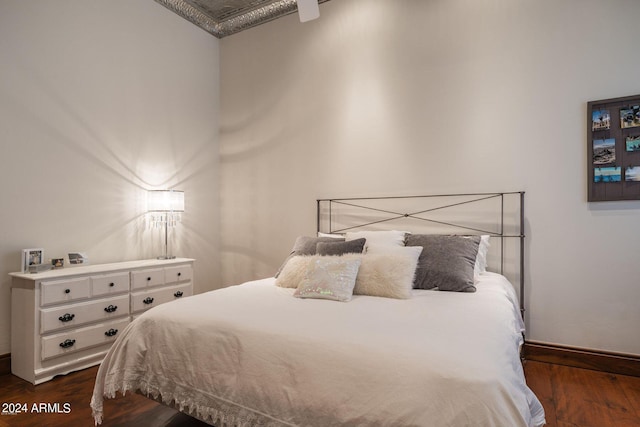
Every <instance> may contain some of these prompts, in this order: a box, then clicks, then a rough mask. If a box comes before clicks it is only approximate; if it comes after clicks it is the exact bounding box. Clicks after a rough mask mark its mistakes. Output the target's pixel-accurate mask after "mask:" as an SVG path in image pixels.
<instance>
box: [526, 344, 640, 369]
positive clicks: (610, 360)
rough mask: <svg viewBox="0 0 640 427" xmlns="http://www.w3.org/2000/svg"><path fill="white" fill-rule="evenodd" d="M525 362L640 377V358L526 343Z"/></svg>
mask: <svg viewBox="0 0 640 427" xmlns="http://www.w3.org/2000/svg"><path fill="white" fill-rule="evenodd" d="M524 357H525V360H534V361H538V362H546V363H554V364H556V365H565V366H572V367H574V368H584V369H592V370H595V371H602V372H609V373H612V374H620V375H631V376H634V377H640V356H636V355H629V354H620V353H609V352H605V351H599V350H589V349H583V348H573V347H563V346H559V345H555V344H545V343H538V342H526V343H525V344H524Z"/></svg>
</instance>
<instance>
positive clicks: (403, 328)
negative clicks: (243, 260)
mask: <svg viewBox="0 0 640 427" xmlns="http://www.w3.org/2000/svg"><path fill="white" fill-rule="evenodd" d="M510 194H512V193H496V195H491V196H490V197H489V196H488V195H463V196H460V195H455V197H463V198H470V199H473V200H476V201H477V200H493V198H494V197H497V198H498V201H499V204H500V207H499V211H500V215H502V216H504V213H505V204H504V198H505V195H507V196H508V195H510ZM421 197H422V196H421ZM485 197H488V198H485ZM516 197H517V198H520V202H519V204H518V206H519V207H520V211H521V209H522V207H523V201H524V194H523V193H517V194H516ZM336 200H339V201H342V202H345V203H346V205H344V206H346V207H347V210H348V211H349V212H345V211H342V212H340V213H339V214H338V212H337V210H338V209H337V208H336V206H337V205H333V204H334V203H335V201H336ZM384 200H385V203H386V202H388V201H389V199H388V198H385V199H384ZM430 200H431V199H430ZM448 200H449V199H448ZM325 201H330V203H329V205H333V206H327V207H322V204H323V203H324V202H325ZM391 202H392V203H396V202H397V200H395V199H393V200H391ZM338 203H340V202H338ZM359 203H360V202H358V204H357V205H358V206H360V205H359ZM464 204H466V202H465V203H464ZM366 205H367V207H366V208H365V209H366V210H367V211H369V210H370V205H369V204H368V203H367V204H366ZM454 205H455V206H456V208H455V209H457V206H459V205H458V202H454V203H451V202H450V201H447V202H446V203H445V204H444V205H443V206H447V208H451V207H452V206H454ZM353 209H356V210H358V209H360V207H355V208H354V201H353V199H349V200H346V199H326V200H319V201H318V217H319V218H320V217H321V216H324V215H325V214H327V211H330V212H329V216H338V217H339V221H341V222H342V223H343V225H344V224H345V223H346V224H347V225H346V227H343V226H338V227H337V226H336V225H335V224H336V223H335V222H334V220H329V222H328V225H327V224H325V223H324V220H320V219H319V220H318V229H319V230H320V229H321V228H323V227H327V229H326V231H327V233H326V234H323V235H322V237H317V236H313V238H311V239H323V240H318V242H317V244H316V245H315V248H317V249H318V250H320V249H322V251H325V252H322V253H310V254H309V253H306V254H303V253H296V245H294V250H293V251H292V254H291V255H290V257H289V258H287V260H285V262H284V263H283V266H282V267H281V269H280V270H279V271H278V273H277V274H276V276H277V277H271V278H266V279H261V280H256V281H251V282H247V283H244V284H241V285H238V286H231V287H228V288H224V289H219V290H216V291H211V292H207V293H203V294H200V295H196V296H193V297H189V298H185V299H182V300H177V301H175V302H172V303H168V304H164V305H161V306H158V307H155V308H153V309H151V310H149V311H147V312H145V313H144V314H143V315H141V316H140V317H139V318H137V319H136V320H135V321H133V322H132V323H131V324H130V325H129V326H128V327H127V328H126V330H125V331H123V333H122V335H121V336H120V337H119V338H118V340H117V341H116V342H115V343H114V345H113V346H112V348H111V350H110V351H109V353H108V354H107V356H106V357H105V359H104V361H103V362H102V364H101V366H100V368H99V371H98V374H97V377H96V383H95V388H94V393H93V397H92V400H91V407H92V409H93V414H94V418H95V419H96V422H97V423H100V422H101V420H102V417H103V416H107V417H108V414H103V412H102V409H103V399H104V398H105V397H106V398H109V397H114V396H115V394H116V393H117V392H120V393H125V392H127V391H136V392H139V393H142V394H144V395H146V396H148V397H150V398H153V399H156V400H158V401H161V402H163V403H165V404H167V405H171V406H173V407H176V408H178V409H179V410H181V411H183V412H185V413H187V414H190V415H192V416H194V417H195V418H198V419H200V420H202V421H205V422H207V423H210V424H214V425H217V426H254V425H259V426H342V425H352V426H510V427H516V426H541V425H543V424H544V411H543V409H542V406H541V405H540V402H539V401H538V399H537V398H536V397H535V395H534V394H533V393H532V392H531V390H530V389H529V388H528V387H527V385H526V383H525V378H524V373H523V369H522V365H521V360H520V356H519V350H520V346H521V345H522V343H523V332H524V322H523V319H522V315H521V308H522V307H523V304H522V301H523V300H522V298H523V293H522V289H517V288H514V286H513V285H512V283H511V281H510V280H509V279H508V278H507V277H506V276H505V274H504V273H505V263H506V266H507V267H508V265H509V264H510V263H511V261H512V260H513V259H515V260H516V261H521V260H522V259H523V255H522V249H523V246H521V241H522V239H523V238H524V236H523V234H522V233H521V232H518V233H515V234H510V232H509V231H507V228H508V226H505V220H504V218H500V220H499V221H498V230H497V231H490V232H489V235H491V236H492V238H496V237H497V238H498V239H497V240H498V242H497V244H493V245H492V246H493V248H496V249H500V252H501V254H500V256H499V257H498V258H499V262H498V265H499V267H497V268H496V270H501V271H499V272H491V271H488V270H484V271H481V272H477V271H475V270H474V267H476V266H477V265H474V266H472V267H471V269H472V274H473V278H472V287H473V291H469V290H470V289H469V288H465V289H464V290H463V291H460V290H461V289H458V291H457V292H453V291H452V292H447V291H446V290H445V288H446V286H448V285H447V284H446V283H445V282H440V285H441V287H442V288H440V287H437V288H428V289H427V288H425V287H422V288H420V286H418V288H415V286H416V282H415V280H416V279H417V277H418V276H419V274H418V269H419V268H420V262H421V261H423V260H422V258H420V257H422V252H424V251H425V249H427V248H429V250H428V253H429V254H433V253H436V252H437V249H434V247H428V246H427V244H424V245H422V246H421V245H419V244H415V245H413V246H420V248H419V250H417V249H416V248H409V249H411V250H408V249H405V248H406V247H408V246H410V245H408V244H407V243H410V240H408V239H407V238H406V236H407V235H408V234H411V235H412V236H414V243H415V242H421V240H420V239H419V238H418V237H417V236H423V237H422V238H425V236H426V238H427V240H430V239H431V237H430V236H428V235H426V234H420V235H419V234H416V233H408V232H407V231H405V230H406V229H405V228H404V227H403V228H402V230H403V231H402V233H403V235H404V236H405V238H404V240H403V241H402V244H399V245H398V246H401V247H405V248H402V249H397V248H394V249H393V250H390V249H389V248H385V249H384V250H383V249H381V248H382V246H379V243H380V242H377V241H376V239H377V238H378V237H379V236H381V235H392V236H397V235H398V233H397V230H379V229H377V230H372V231H360V230H361V229H362V228H363V225H364V228H366V229H371V228H372V223H374V224H375V227H374V228H380V227H381V224H385V226H386V225H387V221H385V220H381V219H380V217H381V216H383V217H387V216H389V215H390V213H391V217H393V218H394V220H397V219H400V220H402V221H405V220H411V219H412V218H411V217H412V216H414V215H417V217H418V220H419V221H420V222H422V221H424V219H425V214H426V212H425V211H427V210H428V211H429V212H431V213H433V211H432V209H434V208H429V209H427V210H413V209H412V210H410V211H406V212H409V213H406V212H405V211H404V210H401V212H403V213H401V214H400V215H399V216H397V215H396V213H395V211H394V210H389V209H388V208H386V207H385V208H374V210H373V212H374V214H372V215H365V217H366V218H365V221H364V223H363V222H358V223H357V225H354V224H355V223H354V222H353V215H352V212H351V211H352V210H353ZM435 210H436V211H439V210H440V209H439V208H438V209H435ZM472 210H474V211H475V212H476V213H475V214H473V215H471V216H469V215H468V214H464V215H463V216H464V217H465V220H467V221H470V222H471V223H473V224H474V225H473V226H472V227H470V228H472V229H473V230H475V231H474V234H475V233H476V232H477V233H480V234H482V235H485V234H483V233H485V232H486V230H484V229H481V228H479V227H476V225H477V224H478V220H477V219H476V214H477V213H478V212H480V213H481V215H482V216H484V215H485V214H486V212H484V211H485V209H472ZM431 213H430V214H429V215H431ZM429 215H428V216H429ZM359 216H362V215H359ZM447 216H448V217H449V214H447ZM522 218H523V215H522V214H519V219H518V220H517V221H516V222H517V223H519V226H520V227H522V225H523V222H522ZM414 219H415V218H414ZM427 221H428V222H429V223H430V224H431V223H432V222H434V221H435V223H438V226H439V227H441V226H443V225H445V228H448V227H451V226H452V224H454V223H452V222H449V221H441V220H440V219H439V218H436V219H434V218H433V217H432V216H431V217H429V219H428V220H427ZM443 223H446V224H443ZM403 225H406V224H403ZM453 226H455V227H459V226H460V224H459V223H457V222H456V223H455V224H454V225H453ZM394 228H395V227H394ZM464 228H465V229H466V230H467V232H468V231H469V227H467V226H464ZM354 229H358V231H354ZM521 230H522V228H520V231H521ZM349 233H354V234H353V235H352V236H351V237H352V238H349V237H348V236H349ZM362 233H365V234H364V235H366V236H368V237H369V238H368V239H367V238H365V239H364V240H365V241H364V242H362V241H361V240H360V236H361V235H362ZM341 235H342V236H343V239H344V241H343V240H340V236H341ZM345 236H346V237H345ZM446 236H448V237H455V239H454V240H455V242H456V244H458V243H460V242H461V243H460V244H461V245H466V246H469V245H473V244H475V245H476V246H475V247H476V250H477V248H479V247H480V241H481V240H482V239H481V238H480V236H479V235H478V236H470V235H469V233H467V234H465V235H464V236H462V235H460V236H451V235H449V234H447V235H446ZM437 237H438V238H439V239H446V237H442V236H441V235H438V236H437ZM509 238H513V239H515V240H516V241H517V242H518V243H517V244H516V245H515V247H516V248H519V249H520V251H519V255H518V256H516V257H515V258H510V257H508V256H505V252H506V249H507V246H508V245H506V244H504V243H502V241H504V240H506V239H509ZM311 239H310V238H307V239H306V241H307V242H308V241H309V240H311ZM331 239H335V240H331ZM416 239H417V240H416ZM320 242H322V243H326V244H324V245H320ZM367 242H368V243H367ZM440 242H441V241H440V240H438V247H440ZM469 242H472V243H469ZM475 242H478V243H475ZM365 243H366V244H367V245H368V246H367V247H366V249H365V248H364V245H365ZM359 244H362V246H363V248H362V251H363V252H364V255H363V254H362V253H357V252H356V253H353V252H352V251H348V252H343V253H339V254H336V253H335V251H336V250H338V249H339V248H344V247H345V246H347V245H348V246H350V247H352V246H354V245H359ZM466 246H465V247H466ZM297 249H300V246H299V245H298V247H297ZM387 249H389V250H387ZM326 251H328V253H327V252H326ZM298 252H300V251H298ZM408 252H411V253H412V255H411V256H407V253H408ZM367 257H368V258H367ZM445 257H447V258H455V257H452V256H451V255H450V253H447V254H445ZM487 258H488V259H489V260H491V256H487ZM408 259H411V260H413V261H407V262H406V263H407V265H410V266H409V267H407V268H404V269H402V268H400V267H398V266H401V265H404V264H403V263H404V262H405V261H406V260H408ZM389 260H391V262H390V261H389ZM504 260H506V261H504ZM475 261H476V262H477V255H476V258H475ZM516 264H518V262H516ZM411 265H412V266H413V267H412V268H413V270H411ZM490 269H491V268H490V267H489V270H490ZM311 270H313V271H314V272H315V273H314V274H311V273H309V271H311ZM354 270H355V271H354ZM396 270H398V271H399V270H402V271H407V270H411V273H412V274H411V276H410V277H409V279H410V281H409V282H407V278H406V277H404V276H402V274H400V273H398V271H396ZM389 271H392V272H393V274H392V278H393V282H394V283H395V282H402V283H403V285H402V286H399V287H398V286H397V287H396V288H397V289H395V290H394V291H393V292H396V293H395V294H394V293H393V292H392V294H388V292H390V291H389V286H391V287H393V286H394V285H393V284H391V285H389V286H386V285H385V286H380V283H386V282H385V281H386V280H388V279H389V277H391V276H389V274H390V273H388V272H389ZM515 271H516V273H517V275H516V277H517V279H518V280H519V281H520V283H521V284H522V281H523V275H522V273H521V270H520V266H516V268H515ZM300 274H301V275H302V276H299V275H300ZM429 274H431V273H430V272H427V275H429ZM297 275H298V276H297ZM405 276H407V275H406V274H405ZM300 277H302V279H301V278H300ZM317 277H320V278H321V279H322V280H319V281H318V280H314V279H313V278H317ZM310 278H311V279H310ZM329 279H330V280H329ZM298 282H300V283H298ZM351 282H353V284H351ZM291 283H293V285H292V284H291ZM336 283H340V285H336ZM345 284H346V285H345ZM305 286H306V287H305ZM345 286H347V288H348V286H351V290H350V291H349V290H348V289H346V288H345ZM345 289H346V290H345ZM385 293H387V294H385Z"/></svg>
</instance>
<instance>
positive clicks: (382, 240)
mask: <svg viewBox="0 0 640 427" xmlns="http://www.w3.org/2000/svg"><path fill="white" fill-rule="evenodd" d="M404 236H405V232H404V231H396V230H391V231H348V232H347V233H346V234H345V236H344V237H345V240H347V241H348V240H355V239H362V238H364V239H367V241H366V242H365V244H364V252H365V253H366V252H367V251H368V250H369V248H370V247H373V246H404Z"/></svg>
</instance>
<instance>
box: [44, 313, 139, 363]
mask: <svg viewBox="0 0 640 427" xmlns="http://www.w3.org/2000/svg"><path fill="white" fill-rule="evenodd" d="M128 324H129V318H128V317H126V318H124V319H120V320H115V321H112V322H104V323H99V324H97V325H93V326H89V327H85V328H78V329H72V330H70V331H67V332H64V333H60V334H55V335H51V336H48V337H44V338H42V360H45V359H50V358H52V357H56V356H62V355H63V354H67V353H71V352H74V351H79V350H82V349H85V348H88V347H94V346H97V345H102V344H110V343H111V342H113V341H114V340H115V339H116V337H117V336H118V335H119V334H120V333H121V332H122V330H123V329H124V328H125V327H126V326H127V325H128Z"/></svg>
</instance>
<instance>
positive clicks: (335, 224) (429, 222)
mask: <svg viewBox="0 0 640 427" xmlns="http://www.w3.org/2000/svg"><path fill="white" fill-rule="evenodd" d="M407 201H410V202H409V204H408V205H407ZM316 202H317V231H318V232H324V233H331V234H342V233H346V232H348V231H355V230H364V229H390V228H388V227H394V225H395V224H398V222H400V221H402V224H401V225H400V227H402V228H398V229H403V230H405V231H409V232H414V233H420V232H424V231H422V230H421V228H424V227H426V226H428V227H430V231H429V233H432V234H450V235H484V234H486V235H489V236H491V237H493V238H497V239H499V241H500V256H499V265H500V266H499V272H500V273H501V274H504V275H506V274H505V262H507V261H511V262H512V263H515V264H517V266H515V267H514V266H512V267H514V268H512V272H513V273H514V274H512V276H515V277H516V278H517V280H514V277H511V278H510V279H511V280H512V282H514V283H517V282H519V285H520V286H519V299H520V309H521V311H522V313H523V315H524V238H525V235H524V191H518V192H499V193H460V194H432V195H421V196H391V197H351V198H330V199H317V201H316ZM423 202H424V203H428V204H429V206H420V203H423ZM505 202H507V203H508V204H509V206H508V207H507V206H505ZM403 204H405V206H402V205H403ZM437 215H441V216H444V218H436V217H434V216H437ZM408 221H410V222H411V224H409V223H408ZM416 224H417V227H416V226H415V225H416ZM438 230H444V231H443V232H440V233H439V232H438ZM505 239H519V243H520V244H519V245H518V246H519V247H518V248H517V250H516V252H518V256H517V257H514V258H510V257H509V255H510V254H508V253H507V251H506V250H505ZM512 252H513V251H512ZM514 270H515V271H514Z"/></svg>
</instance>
